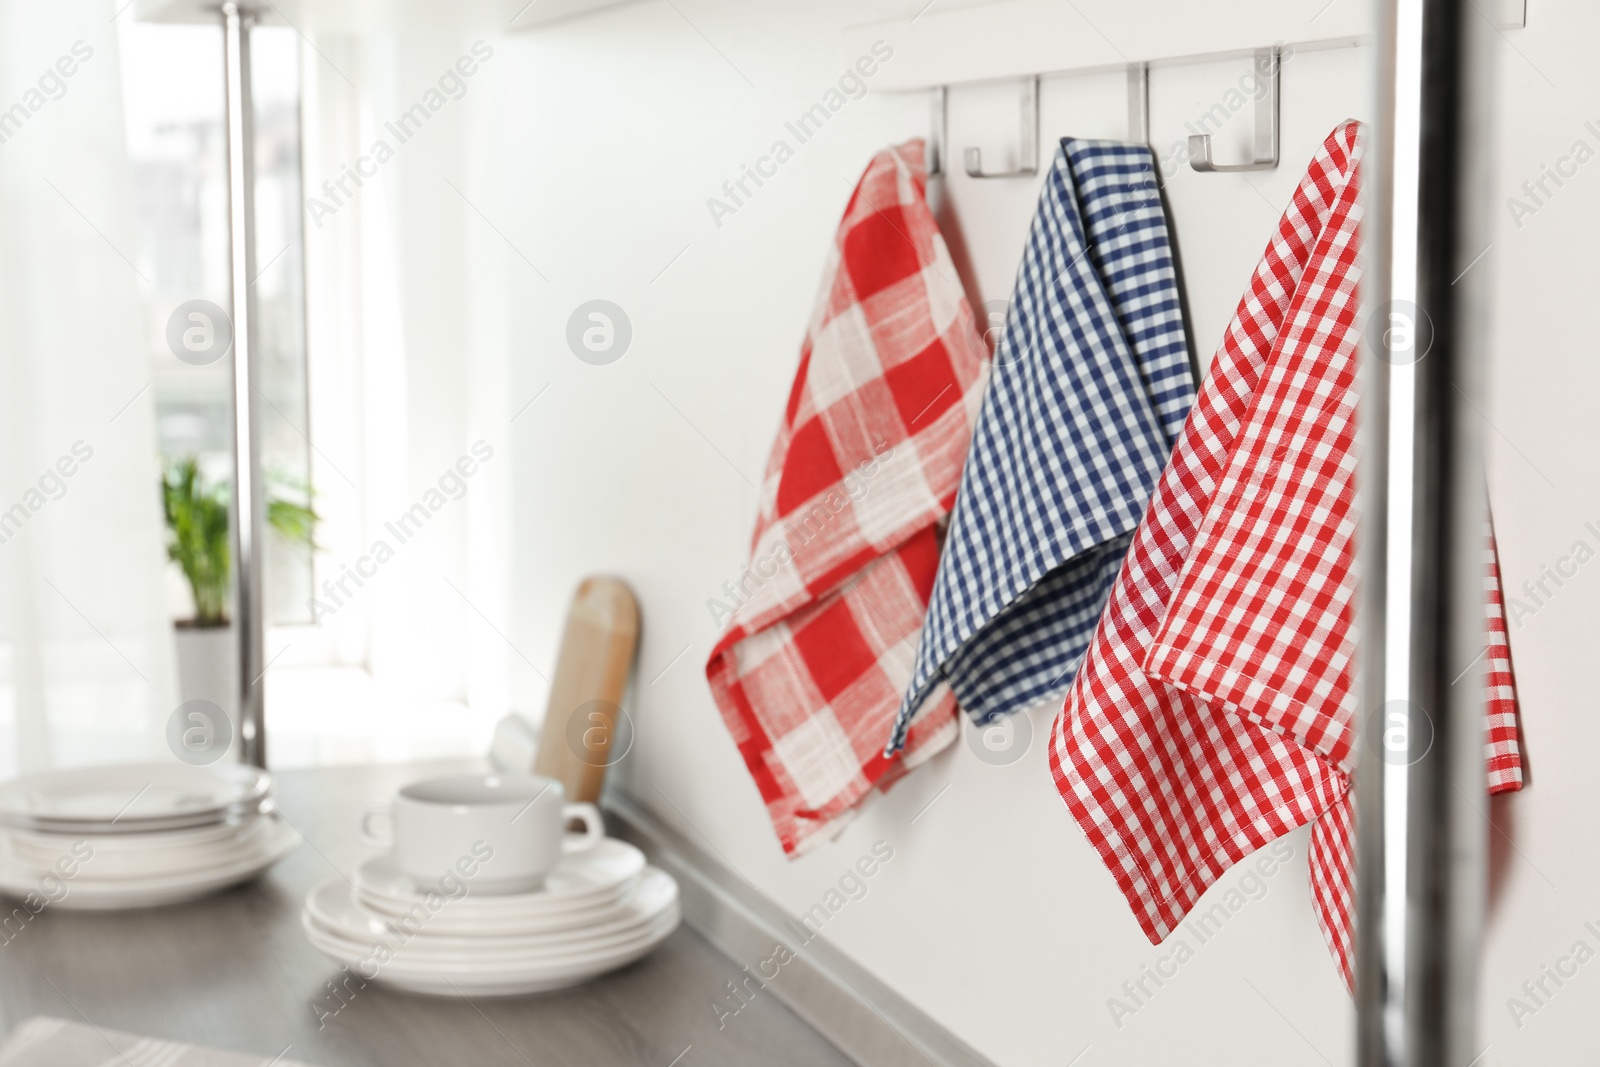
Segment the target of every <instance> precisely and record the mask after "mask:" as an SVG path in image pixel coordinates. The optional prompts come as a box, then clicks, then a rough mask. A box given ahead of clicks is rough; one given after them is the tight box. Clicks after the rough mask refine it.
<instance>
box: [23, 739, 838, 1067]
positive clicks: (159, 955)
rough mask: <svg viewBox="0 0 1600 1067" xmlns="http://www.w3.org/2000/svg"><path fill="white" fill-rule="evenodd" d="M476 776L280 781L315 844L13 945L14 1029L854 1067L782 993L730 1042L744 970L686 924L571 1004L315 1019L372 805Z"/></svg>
mask: <svg viewBox="0 0 1600 1067" xmlns="http://www.w3.org/2000/svg"><path fill="white" fill-rule="evenodd" d="M476 766H477V765H476V764H473V763H463V762H461V761H452V762H449V763H428V764H407V765H382V766H362V767H335V768H317V769H304V770H287V771H282V772H279V773H277V774H276V775H275V777H276V779H277V803H278V807H279V809H280V810H281V811H282V813H283V815H284V817H285V818H286V819H288V820H289V821H290V822H291V823H292V824H293V825H294V826H295V827H296V828H297V829H298V830H299V831H300V833H301V834H302V835H304V837H305V839H306V840H305V842H304V843H303V844H302V845H301V846H300V848H299V849H297V850H296V851H295V852H294V853H293V854H292V855H290V856H289V857H287V858H286V859H284V860H283V861H281V862H280V863H278V864H277V866H275V867H274V868H272V869H271V870H270V871H268V872H267V873H265V874H263V875H262V876H261V877H260V878H258V879H256V880H255V881H254V882H252V883H249V884H247V885H243V886H238V887H236V888H234V889H231V890H229V891H227V892H225V893H222V894H220V895H217V896H213V897H208V898H206V899H203V900H198V901H194V902H191V903H187V904H175V905H171V906H168V907H163V908H151V909H146V910H142V911H127V912H73V911H65V910H61V909H54V908H46V909H45V910H44V911H43V912H41V913H40V914H39V915H38V916H37V917H36V918H34V920H33V921H32V922H30V923H28V924H27V925H26V926H25V927H24V928H23V929H22V931H21V932H20V933H19V934H17V935H16V936H15V937H13V938H12V940H10V941H9V942H4V943H0V1030H3V1031H9V1030H10V1029H11V1027H13V1026H15V1025H16V1024H17V1023H18V1022H20V1021H21V1020H23V1019H25V1018H29V1017H31V1016H35V1015H54V1016H59V1017H61V1018H65V1019H71V1020H74V1021H86V1022H89V1023H90V1024H92V1025H95V1026H101V1027H107V1028H110V1029H116V1030H126V1031H132V1032H136V1033H141V1034H145V1035H148V1036H151V1037H159V1038H165V1039H167V1040H172V1041H185V1042H190V1043H193V1044H197V1045H211V1046H215V1047H218V1048H224V1049H231V1050H234V1051H239V1052H246V1053H251V1054H257V1055H260V1056H261V1057H262V1062H263V1064H265V1063H268V1062H270V1061H271V1060H272V1059H273V1058H274V1057H281V1058H283V1059H288V1060H300V1061H304V1062H306V1063H309V1064H314V1065H317V1067H413V1065H417V1067H423V1065H426V1067H438V1065H443V1064H472V1065H488V1067H492V1065H498V1064H507V1065H516V1067H521V1065H528V1064H533V1065H537V1067H557V1065H569V1067H580V1065H581V1067H633V1065H638V1067H701V1065H713V1064H727V1065H741V1067H742V1065H749V1064H763V1065H773V1067H786V1065H790V1064H793V1065H802V1064H804V1065H808V1067H809V1065H818V1064H821V1065H831V1064H841V1065H842V1064H846V1063H847V1062H848V1061H847V1060H846V1059H845V1058H844V1057H843V1056H842V1055H841V1054H840V1053H839V1052H838V1051H837V1050H836V1049H835V1048H834V1047H833V1046H832V1045H830V1044H829V1043H828V1042H827V1041H826V1040H825V1039H823V1038H822V1037H821V1036H820V1035H818V1034H817V1033H816V1032H814V1031H813V1030H811V1029H810V1028H808V1027H807V1026H806V1025H805V1024H804V1023H803V1022H801V1021H800V1020H799V1019H798V1018H796V1017H795V1016H794V1015H793V1014H791V1013H790V1012H789V1011H788V1009H786V1008H785V1007H784V1006H783V1005H782V1004H780V1003H778V1001H777V1000H776V999H774V998H773V997H770V996H765V997H756V998H755V999H754V1000H753V1001H752V1002H751V1003H750V1004H748V1005H747V1006H746V1007H745V1008H744V1009H743V1010H741V1011H740V1012H739V1013H738V1015H737V1016H736V1017H729V1018H727V1019H725V1026H723V1027H721V1028H719V1026H718V1022H717V1018H716V1015H715V1013H714V1011H713V1009H712V1003H713V1001H715V1000H717V999H718V998H719V997H721V996H725V995H726V992H727V991H726V987H725V984H726V983H727V982H728V981H730V980H733V979H735V978H737V977H739V976H740V969H739V965H738V964H735V963H734V962H732V961H731V960H730V959H728V958H727V957H726V956H724V955H722V954H721V953H720V952H718V951H717V950H716V949H715V948H713V947H712V946H711V945H710V944H708V943H707V942H706V941H705V940H704V939H703V938H701V937H700V935H699V934H697V933H695V932H694V931H693V930H691V929H689V928H688V927H687V926H680V927H679V929H678V930H677V931H676V932H675V933H674V934H673V935H672V937H671V938H669V939H668V940H667V941H666V943H665V944H663V945H662V946H661V947H660V948H659V949H658V950H657V951H656V952H654V953H653V954H651V955H650V956H648V957H646V958H645V959H644V960H641V961H640V962H638V963H635V964H633V965H632V966H629V967H627V968H624V969H623V970H621V971H618V972H615V973H613V974H610V975H607V976H605V977H603V978H600V979H597V980H595V981H593V982H590V983H588V984H585V985H582V986H577V987H574V988H572V989H570V990H564V991H560V992H555V993H545V994H540V995H535V996H527V997H510V998H483V997H473V998H472V999H471V1000H470V1001H468V1000H455V999H443V998H437V997H426V996H418V995H413V994H408V993H399V992H395V991H391V990H388V989H385V988H383V987H382V986H381V985H379V984H377V983H368V984H367V985H366V986H365V988H362V989H359V990H358V991H357V992H356V994H355V996H353V997H350V998H349V999H348V1002H347V1003H346V1004H345V1006H344V1007H343V1009H342V1010H340V1011H339V1012H338V1013H337V1014H336V1015H328V1016H327V1017H325V1018H322V1019H321V1020H320V1025H319V1015H320V1014H321V1012H320V1011H319V1007H320V1009H321V1011H326V1010H327V1008H328V1006H329V1005H331V1004H332V1003H334V1002H333V1001H332V1000H331V999H329V998H330V992H329V988H328V986H327V983H328V982H330V981H332V980H334V979H335V978H336V977H343V975H342V973H341V971H340V968H339V965H338V964H336V963H335V962H333V961H332V960H330V959H329V958H327V957H326V956H324V955H322V954H321V953H320V952H318V951H317V950H316V949H314V948H312V947H311V945H310V944H309V943H308V942H307V941H306V938H305V935H304V933H303V932H302V931H301V929H300V905H301V902H302V900H303V899H304V897H305V894H306V892H307V891H308V890H309V889H310V888H311V887H312V886H313V885H315V884H316V883H318V882H320V881H322V880H323V879H325V878H328V877H330V876H331V875H333V874H335V873H341V874H344V875H346V876H348V875H349V874H350V872H351V870H352V869H353V867H354V866H355V864H356V863H358V862H360V860H361V859H363V858H364V857H365V856H367V855H369V854H370V850H369V849H366V848H364V847H362V846H361V845H360V844H359V842H358V841H357V837H356V823H357V820H358V818H359V815H360V812H361V810H362V809H363V808H364V806H365V805H366V804H367V803H368V802H369V801H372V800H376V799H380V798H382V797H384V796H387V795H388V794H389V793H391V792H392V791H393V790H394V789H395V787H397V786H398V785H400V784H402V783H404V782H406V781H410V780H412V779H414V778H419V777H423V776H426V775H429V774H443V773H450V772H453V771H461V770H470V769H473V768H474V767H476ZM6 903H7V904H8V908H7V912H8V913H9V905H10V904H11V903H12V902H6ZM107 1051H108V1052H109V1051H110V1050H109V1049H108V1050H107ZM109 1062H115V1061H114V1060H112V1061H109Z"/></svg>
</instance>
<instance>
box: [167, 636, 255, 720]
mask: <svg viewBox="0 0 1600 1067" xmlns="http://www.w3.org/2000/svg"><path fill="white" fill-rule="evenodd" d="M173 640H174V643H175V644H176V645H177V649H178V700H179V703H183V702H185V701H190V700H209V701H211V702H212V703H213V704H215V705H217V706H218V707H220V708H221V709H222V710H223V711H225V712H227V714H228V718H230V719H232V720H234V721H235V722H237V721H238V715H237V709H238V706H239V698H238V691H239V667H238V664H239V645H238V639H237V635H236V634H235V633H234V629H233V627H232V626H211V627H206V628H204V629H200V628H196V627H192V626H178V627H175V628H174V630H173Z"/></svg>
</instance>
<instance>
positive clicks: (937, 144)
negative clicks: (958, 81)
mask: <svg viewBox="0 0 1600 1067" xmlns="http://www.w3.org/2000/svg"><path fill="white" fill-rule="evenodd" d="M946 93H947V90H946V88H945V87H944V86H943V85H936V86H934V87H933V119H932V122H931V123H930V124H929V125H930V126H931V128H932V132H931V133H929V134H928V159H927V163H928V177H930V178H937V177H939V176H940V175H942V174H944V146H945V138H946V136H947V135H948V134H947V131H948V128H949V121H950V120H949V119H948V117H947V116H948V114H949V112H948V111H946V110H945V95H946Z"/></svg>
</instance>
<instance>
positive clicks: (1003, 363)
mask: <svg viewBox="0 0 1600 1067" xmlns="http://www.w3.org/2000/svg"><path fill="white" fill-rule="evenodd" d="M994 362H995V370H994V377H993V381H992V382H991V384H990V386H989V395H988V397H987V398H986V399H985V401H984V406H983V413H982V415H981V416H980V417H979V420H978V426H977V429H976V430H975V431H974V432H973V441H972V451H971V453H970V454H969V455H968V457H967V464H966V470H965V472H964V473H963V475H962V481H961V494H960V497H959V499H958V502H957V504H956V509H955V515H954V517H953V518H952V519H951V527H950V535H949V538H948V539H947V541H946V544H945V549H944V556H943V558H942V559H941V560H940V564H939V576H938V580H937V582H935V584H934V592H933V602H932V605H931V606H930V608H929V612H928V621H927V623H926V624H925V625H924V627H923V631H922V643H921V645H920V646H919V647H918V649H917V664H916V674H915V675H914V677H913V679H912V682H911V685H910V686H909V687H908V689H907V692H906V696H905V700H904V701H903V702H902V704H901V705H900V711H899V715H898V716H897V718H896V721H895V732H894V734H893V736H892V737H891V738H890V740H889V745H888V751H891V752H892V751H894V750H895V749H896V748H897V747H898V746H899V745H900V744H902V743H903V742H904V740H905V736H906V729H907V727H908V726H909V724H910V723H911V722H912V721H914V716H915V715H916V714H917V712H918V709H920V708H921V707H922V706H923V704H924V702H925V701H927V700H928V699H929V697H930V695H931V694H933V693H936V692H939V691H941V690H942V689H943V687H944V685H945V684H946V683H947V684H948V686H949V687H950V688H952V689H954V690H955V694H956V699H957V700H958V701H959V702H960V705H961V707H962V708H963V709H965V710H966V712H967V714H968V715H970V716H972V718H973V719H974V720H976V721H977V722H979V723H984V722H988V721H990V720H992V719H994V718H995V717H996V716H999V715H1002V714H1006V713H1009V712H1014V711H1017V710H1019V709H1021V708H1024V707H1026V706H1027V705H1029V704H1031V703H1033V702H1035V701H1037V700H1039V699H1040V698H1042V697H1045V696H1047V695H1049V694H1050V693H1053V692H1060V691H1062V690H1064V689H1065V688H1066V687H1067V686H1068V685H1070V684H1071V682H1072V672H1073V670H1074V669H1075V668H1076V666H1077V664H1078V661H1079V659H1080V657H1081V656H1082V655H1083V650H1084V648H1085V647H1086V646H1087V645H1088V643H1089V637H1090V635H1091V634H1092V633H1093V631H1094V625H1095V621H1096V620H1097V619H1098V618H1099V617H1100V611H1101V609H1102V608H1103V607H1104V606H1105V602H1106V597H1107V595H1108V594H1109V593H1110V590H1111V583H1112V581H1113V580H1114V579H1115V578H1116V576H1117V570H1118V568H1119V567H1120V566H1121V563H1122V554H1123V551H1124V550H1125V549H1126V547H1127V541H1128V535H1129V534H1130V533H1131V532H1132V531H1133V528H1134V527H1135V526H1136V525H1137V524H1138V522H1139V516H1140V515H1142V514H1143V513H1144V506H1145V501H1146V500H1148V499H1149V497H1150V491H1151V490H1152V489H1153V488H1154V487H1155V484H1156V479H1157V478H1159V477H1160V476H1161V468H1162V466H1163V464H1165V463H1166V459H1167V454H1168V452H1169V451H1170V450H1171V447H1172V442H1173V441H1175V440H1176V439H1177V436H1178V433H1179V431H1180V430H1181V429H1182V428H1183V420H1184V417H1185V416H1186V415H1187V414H1188V411H1189V406H1190V405H1191V404H1192V403H1193V402H1194V380H1193V377H1192V375H1191V373H1190V370H1189V351H1188V346H1187V344H1186V343H1185V339H1184V332H1183V314H1182V309H1181V307H1180V304H1179V298H1178V286H1177V278H1176V276H1175V273H1174V270H1173V264H1172V250H1171V246H1170V244H1169V242H1168V239H1167V223H1166V215H1165V213H1164V212H1163V210H1162V206H1161V196H1160V193H1159V192H1158V190H1157V188H1156V183H1155V168H1154V162H1153V160H1152V158H1151V155H1150V150H1149V149H1148V148H1145V147H1144V146H1142V145H1137V146H1136V145H1125V144H1114V143H1111V142H1107V141H1080V140H1074V139H1071V138H1068V139H1066V140H1063V141H1062V142H1061V147H1060V148H1059V149H1058V150H1057V152H1056V157H1055V162H1054V164H1053V165H1052V166H1051V168H1050V173H1049V175H1048V177H1047V178H1046V180H1045V185H1044V191H1043V192H1042V193H1041V195H1040V197H1039V207H1038V210H1037V212H1036V213H1035V215H1034V220H1033V228H1032V232H1031V233H1030V234H1029V237H1028V247H1027V251H1026V254H1025V256H1024V259H1023V262H1022V268H1021V270H1020V271H1019V272H1018V275H1017V283H1016V289H1015V292H1014V293H1013V295H1012V302H1011V309H1010V314H1009V315H1008V317H1007V323H1006V331H1005V336H1004V337H1003V339H1002V340H1001V342H1000V344H999V346H998V347H997V349H996V353H995V360H994Z"/></svg>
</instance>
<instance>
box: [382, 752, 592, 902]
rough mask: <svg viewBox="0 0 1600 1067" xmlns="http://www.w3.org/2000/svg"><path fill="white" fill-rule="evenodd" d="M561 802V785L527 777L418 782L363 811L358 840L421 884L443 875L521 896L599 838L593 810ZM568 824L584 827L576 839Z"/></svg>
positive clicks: (474, 776) (461, 777)
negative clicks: (377, 826)
mask: <svg viewBox="0 0 1600 1067" xmlns="http://www.w3.org/2000/svg"><path fill="white" fill-rule="evenodd" d="M563 799H564V793H563V791H562V788H561V783H560V782H558V781H556V780H555V779H554V778H544V777H541V776H539V775H533V774H460V775H450V776H447V777H443V778H424V779H423V780H422V781H420V782H412V783H411V784H410V785H408V786H405V787H404V788H402V789H401V790H400V791H399V792H397V793H396V794H395V795H394V797H393V799H392V800H386V801H383V802H382V803H381V804H377V805H374V806H373V807H371V808H369V809H368V810H367V812H366V813H365V814H364V815H362V817H361V840H362V843H363V844H367V845H373V846H376V847H378V848H390V849H392V850H393V851H394V861H395V866H397V867H399V868H400V870H401V872H402V873H404V874H406V875H408V876H410V877H411V878H414V879H416V880H417V881H418V882H420V883H422V884H424V885H427V884H431V883H433V882H436V881H438V879H439V877H440V876H441V875H443V874H445V873H447V872H448V873H451V874H453V875H455V876H457V877H460V878H461V879H463V880H464V881H465V882H466V883H467V885H469V886H470V887H471V888H472V890H473V891H474V892H477V893H484V894H490V895H493V894H500V893H525V892H529V891H531V890H534V889H538V888H539V886H540V885H541V884H542V883H543V882H544V877H545V875H547V874H549V873H550V872H551V870H553V869H554V868H555V866H556V864H558V863H560V862H561V857H562V856H564V855H568V854H570V853H573V852H583V851H586V850H588V849H591V848H593V847H594V846H595V845H597V844H599V843H600V839H601V838H602V837H604V836H605V832H606V831H605V825H604V823H602V822H601V820H600V809H599V808H596V807H595V806H594V805H593V804H566V803H563ZM569 819H578V820H580V821H581V822H582V823H583V827H584V832H583V834H582V835H581V836H576V835H575V836H572V837H568V836H567V833H566V827H567V820H569ZM376 820H387V821H388V822H389V827H388V832H387V833H384V832H382V831H377V832H375V831H374V829H373V827H372V823H373V822H374V821H376Z"/></svg>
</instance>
